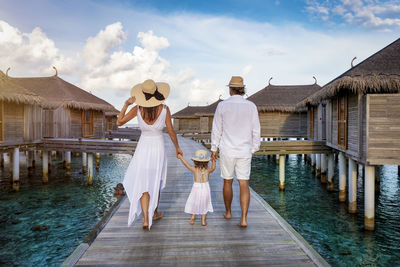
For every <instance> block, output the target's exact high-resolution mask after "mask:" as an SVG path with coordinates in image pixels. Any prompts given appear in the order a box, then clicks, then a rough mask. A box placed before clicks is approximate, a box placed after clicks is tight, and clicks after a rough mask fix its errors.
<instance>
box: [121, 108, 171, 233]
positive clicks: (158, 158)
mask: <svg viewBox="0 0 400 267" xmlns="http://www.w3.org/2000/svg"><path fill="white" fill-rule="evenodd" d="M137 114H138V115H137V118H138V123H139V127H140V130H141V131H142V133H141V135H140V139H139V142H138V144H137V146H136V150H135V153H134V155H133V158H132V160H131V162H130V163H129V166H128V169H127V170H126V173H125V177H124V181H123V185H124V188H125V192H126V194H127V196H128V199H129V202H130V208H129V217H128V226H130V225H132V223H133V221H134V220H135V218H136V217H137V216H140V214H141V213H142V208H141V205H140V198H141V197H142V194H143V193H145V192H148V193H149V195H150V203H149V229H150V227H151V224H152V222H153V220H152V219H153V214H154V210H155V209H156V207H157V203H158V193H159V191H160V190H161V189H163V188H164V187H165V184H166V178H167V156H166V151H165V147H164V137H163V134H162V130H163V128H164V127H165V116H166V114H167V111H166V108H165V106H164V107H163V110H162V111H161V113H160V115H159V116H158V118H157V120H156V121H155V122H154V124H152V125H149V124H147V123H146V122H145V121H144V120H143V118H142V115H141V114H140V108H138V113H137Z"/></svg>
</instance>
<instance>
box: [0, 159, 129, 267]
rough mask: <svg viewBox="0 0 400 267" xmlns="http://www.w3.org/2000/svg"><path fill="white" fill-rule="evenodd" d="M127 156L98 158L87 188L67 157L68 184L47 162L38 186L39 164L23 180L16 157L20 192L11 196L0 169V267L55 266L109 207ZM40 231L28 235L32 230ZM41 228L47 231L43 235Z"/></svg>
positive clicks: (78, 163) (77, 167)
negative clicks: (46, 174) (44, 179)
mask: <svg viewBox="0 0 400 267" xmlns="http://www.w3.org/2000/svg"><path fill="white" fill-rule="evenodd" d="M130 159H131V156H129V155H113V156H108V155H102V156H101V164H100V170H99V171H95V173H94V184H93V186H88V185H87V178H86V175H84V174H82V173H80V171H81V157H74V156H73V157H72V162H71V178H66V177H65V175H64V174H65V170H64V169H63V167H62V164H61V161H60V159H58V160H57V161H55V162H53V165H52V168H51V173H50V174H49V183H48V184H47V185H42V182H41V179H42V178H41V174H42V173H41V162H40V159H39V160H38V161H37V163H36V169H35V171H34V175H33V176H32V177H30V178H28V177H27V171H26V165H25V163H24V157H21V160H22V164H21V175H20V177H21V187H20V192H18V193H14V192H11V191H10V189H11V185H10V179H11V178H10V169H9V168H8V166H9V164H8V163H7V162H6V168H5V169H3V170H1V169H0V177H1V183H0V185H1V187H0V211H1V212H0V266H3V265H4V266H13V265H18V266H59V265H60V264H61V263H62V262H63V261H64V260H65V258H66V257H68V256H69V255H70V254H71V252H72V251H73V250H74V249H75V248H76V247H77V246H78V245H79V244H80V243H81V242H82V241H83V239H85V237H86V236H87V234H88V233H89V232H90V231H91V229H92V228H93V227H94V226H95V225H96V224H97V222H98V221H99V220H100V219H101V218H102V217H103V214H104V213H105V212H106V211H107V210H108V209H109V208H110V207H111V206H112V204H114V203H115V201H116V198H114V197H113V193H114V189H113V187H114V186H115V185H116V184H117V183H119V182H121V181H122V179H123V175H124V173H125V170H126V168H127V165H128V164H129V161H130ZM35 226H36V227H41V228H42V231H34V230H32V228H33V227H35ZM46 228H47V229H46Z"/></svg>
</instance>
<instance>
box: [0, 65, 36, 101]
mask: <svg viewBox="0 0 400 267" xmlns="http://www.w3.org/2000/svg"><path fill="white" fill-rule="evenodd" d="M0 101H8V102H15V103H18V104H29V105H34V104H39V103H41V102H42V101H43V98H41V97H40V96H38V95H36V94H35V93H33V92H30V91H28V90H26V89H25V88H23V87H21V86H19V85H17V84H15V83H13V82H12V81H11V80H10V79H8V77H7V76H6V75H5V74H4V73H3V72H2V71H1V70H0Z"/></svg>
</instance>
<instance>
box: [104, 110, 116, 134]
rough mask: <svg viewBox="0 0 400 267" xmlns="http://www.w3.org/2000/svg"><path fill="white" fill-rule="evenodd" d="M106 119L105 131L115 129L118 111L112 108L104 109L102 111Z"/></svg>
mask: <svg viewBox="0 0 400 267" xmlns="http://www.w3.org/2000/svg"><path fill="white" fill-rule="evenodd" d="M104 115H105V121H106V131H116V130H118V126H117V119H118V115H119V111H118V110H117V109H115V108H114V110H113V111H106V112H105V113H104Z"/></svg>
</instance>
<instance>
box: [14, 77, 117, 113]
mask: <svg viewBox="0 0 400 267" xmlns="http://www.w3.org/2000/svg"><path fill="white" fill-rule="evenodd" d="M8 79H9V80H11V81H12V82H13V83H16V84H17V85H19V86H21V87H24V88H25V89H28V90H29V91H30V92H33V93H35V94H37V95H39V96H41V97H42V98H43V99H44V101H43V102H42V103H41V105H42V107H44V108H50V109H54V108H58V107H64V108H72V109H82V110H88V109H92V110H99V111H104V112H105V111H114V109H115V108H114V107H113V106H112V105H111V104H109V103H107V102H106V101H104V100H103V99H100V98H98V97H96V96H94V95H92V94H90V93H88V92H86V91H85V90H83V89H81V88H79V87H77V86H75V85H73V84H70V83H68V82H66V81H64V80H63V79H61V78H59V77H58V76H57V75H55V76H51V77H35V78H11V77H8Z"/></svg>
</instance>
